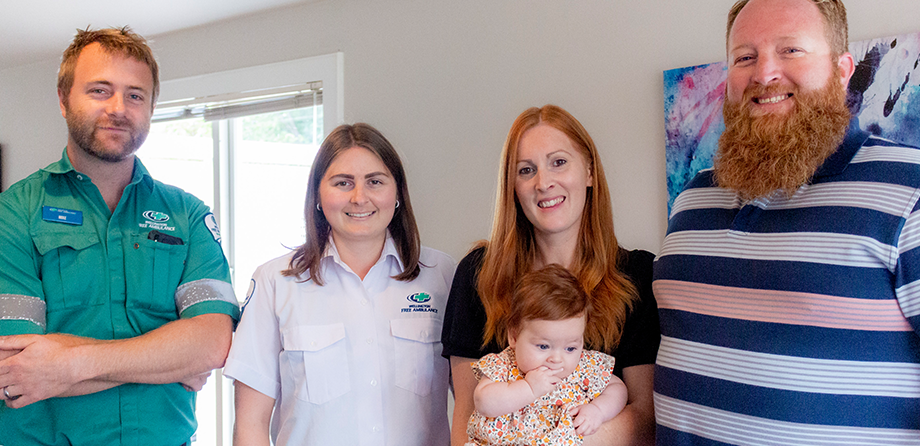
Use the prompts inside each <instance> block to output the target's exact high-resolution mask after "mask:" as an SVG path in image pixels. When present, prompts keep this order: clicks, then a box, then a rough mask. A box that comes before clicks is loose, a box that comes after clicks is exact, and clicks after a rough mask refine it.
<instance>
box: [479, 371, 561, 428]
mask: <svg viewBox="0 0 920 446" xmlns="http://www.w3.org/2000/svg"><path fill="white" fill-rule="evenodd" d="M553 372H554V371H553V370H550V369H548V368H546V367H538V368H536V369H534V370H531V371H529V372H527V374H526V375H525V377H524V379H521V380H517V381H512V382H496V381H492V380H491V379H489V378H488V377H485V376H483V377H482V379H481V380H480V381H479V384H477V385H476V390H474V391H473V404H474V405H475V407H476V410H478V411H479V413H481V414H483V415H485V416H487V417H497V416H501V415H505V414H509V413H511V412H514V411H516V410H518V409H520V408H522V407H524V406H526V405H528V404H530V403H532V402H534V401H535V400H536V399H537V398H539V397H541V396H543V395H545V394H546V393H548V392H549V391H551V390H553V388H554V387H555V386H556V384H557V383H558V382H559V378H556V377H555V376H553Z"/></svg>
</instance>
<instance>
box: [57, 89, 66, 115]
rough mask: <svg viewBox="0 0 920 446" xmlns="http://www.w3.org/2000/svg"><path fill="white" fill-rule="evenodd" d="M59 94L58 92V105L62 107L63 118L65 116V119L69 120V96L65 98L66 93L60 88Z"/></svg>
mask: <svg viewBox="0 0 920 446" xmlns="http://www.w3.org/2000/svg"><path fill="white" fill-rule="evenodd" d="M57 92H58V105H60V106H61V116H63V117H64V119H67V96H64V92H63V91H61V89H60V88H58V90H57Z"/></svg>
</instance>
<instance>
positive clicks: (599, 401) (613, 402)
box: [569, 376, 626, 436]
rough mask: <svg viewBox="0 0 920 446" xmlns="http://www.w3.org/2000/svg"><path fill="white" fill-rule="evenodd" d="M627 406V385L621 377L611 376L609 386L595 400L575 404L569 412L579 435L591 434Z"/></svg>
mask: <svg viewBox="0 0 920 446" xmlns="http://www.w3.org/2000/svg"><path fill="white" fill-rule="evenodd" d="M624 407H626V385H624V384H623V381H621V380H620V378H617V377H616V376H614V377H613V378H611V380H610V383H609V384H607V388H606V389H604V391H603V392H601V394H600V395H598V396H597V398H594V401H591V402H590V403H588V404H583V405H581V406H575V407H573V408H572V409H571V411H570V412H569V413H570V414H571V415H572V417H574V421H575V432H577V433H578V435H582V436H584V435H591V434H593V433H595V432H597V428H599V427H600V425H601V424H603V423H604V422H606V421H607V420H611V419H613V417H615V416H617V414H619V413H620V411H622V410H623V408H624Z"/></svg>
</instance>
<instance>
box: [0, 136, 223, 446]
mask: <svg viewBox="0 0 920 446" xmlns="http://www.w3.org/2000/svg"><path fill="white" fill-rule="evenodd" d="M153 231H157V232H153ZM151 233H153V235H154V236H156V235H157V233H159V234H161V235H160V236H159V237H154V238H158V241H155V240H151V239H150V237H151ZM163 235H166V236H170V237H174V238H169V237H163ZM178 240H181V241H182V243H181V244H178ZM206 313H221V314H228V315H230V316H231V317H233V319H234V320H237V319H239V307H238V305H237V302H236V299H235V298H234V296H233V290H232V288H231V287H230V273H229V268H228V266H227V261H226V259H225V258H224V255H223V252H222V250H221V247H220V233H219V232H218V229H217V225H216V222H215V220H214V216H213V215H212V214H211V213H210V211H209V210H208V207H207V206H206V205H205V204H204V203H202V202H201V201H200V200H198V199H197V198H195V197H194V196H192V195H191V194H188V193H186V192H184V191H182V190H181V189H179V188H176V187H172V186H167V185H164V184H163V183H160V182H158V181H155V180H153V178H151V177H150V174H149V173H148V172H147V170H146V169H145V168H144V166H143V164H141V162H140V160H137V159H135V162H134V175H133V178H132V181H131V184H129V185H128V187H127V188H125V191H124V194H123V196H122V197H121V201H120V202H119V203H118V206H117V207H116V208H115V211H114V212H112V213H110V212H109V209H108V207H107V206H106V204H105V202H104V201H103V199H102V195H101V194H100V193H99V190H98V189H97V188H96V186H95V185H94V184H93V183H92V181H91V180H90V179H89V178H88V177H87V176H85V175H83V174H81V173H79V172H77V171H75V170H74V169H73V166H72V165H71V164H70V161H69V159H68V157H67V154H66V150H65V152H64V156H63V158H62V159H61V160H60V161H58V162H56V163H53V164H51V165H49V166H48V167H46V168H45V169H42V170H40V171H38V172H36V173H34V174H32V175H31V176H29V177H28V178H26V179H24V180H22V181H20V182H18V183H16V184H14V185H13V186H12V187H10V189H9V190H8V191H6V192H3V193H2V194H0V336H2V335H12V334H27V333H38V334H42V333H70V334H74V335H78V336H86V337H91V338H96V339H124V338H131V337H135V336H139V335H142V334H144V333H146V332H148V331H151V330H153V329H155V328H157V327H160V326H162V325H164V324H166V323H167V322H170V321H173V320H176V319H178V318H180V317H181V318H189V317H193V316H197V315H200V314H206ZM194 408H195V393H194V392H188V391H186V390H185V389H184V388H183V387H182V385H180V384H166V385H146V384H125V385H121V386H118V387H115V388H112V389H109V390H106V391H103V392H98V393H95V394H90V395H84V396H78V397H70V398H52V399H49V400H45V401H40V402H38V403H35V404H31V405H29V406H26V407H24V408H22V409H15V410H14V409H9V408H7V407H6V406H5V405H3V404H0V445H4V446H11V445H17V446H19V445H34V444H41V445H46V444H47V445H70V444H72V445H139V446H140V445H166V446H169V445H175V446H178V445H180V444H182V443H183V442H185V441H187V440H188V439H189V437H191V436H192V434H193V433H194V432H195V429H196V427H197V423H196V421H195V412H194Z"/></svg>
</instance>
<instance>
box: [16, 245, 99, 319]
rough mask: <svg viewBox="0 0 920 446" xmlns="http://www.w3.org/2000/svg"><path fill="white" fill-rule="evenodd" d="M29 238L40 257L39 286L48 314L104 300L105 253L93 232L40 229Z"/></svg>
mask: <svg viewBox="0 0 920 446" xmlns="http://www.w3.org/2000/svg"><path fill="white" fill-rule="evenodd" d="M32 240H33V241H34V243H35V248H36V249H37V250H38V253H39V254H40V255H41V256H42V266H41V274H42V287H43V288H44V292H45V301H46V302H47V304H48V312H49V313H51V312H54V311H57V310H59V309H64V308H68V309H72V308H75V307H82V306H86V305H99V304H102V303H104V301H105V299H106V298H107V296H106V293H105V292H103V290H102V285H101V284H103V283H105V280H106V276H105V267H104V265H105V253H104V252H103V251H102V245H101V244H100V243H99V236H98V235H97V234H96V233H95V232H92V231H88V230H82V229H80V230H71V231H67V232H41V233H37V234H34V235H33V236H32ZM100 275H102V276H101V277H100Z"/></svg>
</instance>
